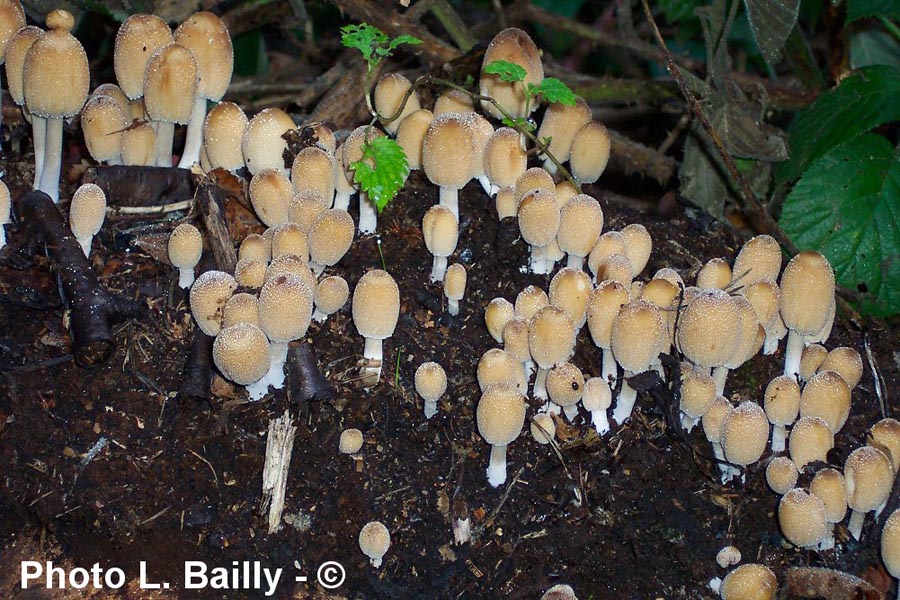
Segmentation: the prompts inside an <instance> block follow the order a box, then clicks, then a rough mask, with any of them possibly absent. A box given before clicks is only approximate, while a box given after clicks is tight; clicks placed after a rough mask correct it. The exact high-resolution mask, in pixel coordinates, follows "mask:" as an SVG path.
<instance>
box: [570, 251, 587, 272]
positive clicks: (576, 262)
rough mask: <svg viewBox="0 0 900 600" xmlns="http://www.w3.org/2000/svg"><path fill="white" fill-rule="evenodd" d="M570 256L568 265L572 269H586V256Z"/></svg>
mask: <svg viewBox="0 0 900 600" xmlns="http://www.w3.org/2000/svg"><path fill="white" fill-rule="evenodd" d="M568 256H569V257H568V258H567V259H566V266H567V267H569V268H570V269H578V270H579V271H580V270H582V269H584V257H583V256H575V255H574V254H571V253H570V254H569V255H568Z"/></svg>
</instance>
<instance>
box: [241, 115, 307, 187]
mask: <svg viewBox="0 0 900 600" xmlns="http://www.w3.org/2000/svg"><path fill="white" fill-rule="evenodd" d="M294 127H295V126H294V121H293V119H291V117H290V115H288V114H287V113H286V112H284V111H283V110H281V109H280V108H264V109H263V110H261V111H259V112H258V113H257V114H256V116H254V117H253V118H252V119H250V122H249V123H247V127H246V129H244V135H243V137H242V138H241V151H242V153H243V155H244V165H245V166H246V167H247V170H248V171H250V173H251V174H254V175H255V174H256V173H258V172H260V171H262V170H263V169H275V170H276V171H279V172H281V173H282V174H284V175H287V172H288V171H287V168H286V167H285V165H284V151H285V150H286V149H287V140H285V139H284V138H283V137H282V136H283V135H284V134H285V133H287V132H288V131H290V130H291V129H294Z"/></svg>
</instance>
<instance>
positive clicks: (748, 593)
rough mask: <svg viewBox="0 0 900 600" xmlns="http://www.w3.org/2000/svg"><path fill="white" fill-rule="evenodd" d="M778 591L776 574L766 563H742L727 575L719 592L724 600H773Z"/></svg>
mask: <svg viewBox="0 0 900 600" xmlns="http://www.w3.org/2000/svg"><path fill="white" fill-rule="evenodd" d="M777 591H778V580H777V579H775V574H774V573H772V571H771V570H770V569H769V567H766V566H765V565H757V564H746V565H741V566H739V567H738V568H736V569H735V570H734V571H732V572H731V573H729V574H728V575H726V576H725V579H723V580H722V587H721V588H720V590H719V594H720V595H721V597H722V600H773V599H774V598H775V593H776V592H777Z"/></svg>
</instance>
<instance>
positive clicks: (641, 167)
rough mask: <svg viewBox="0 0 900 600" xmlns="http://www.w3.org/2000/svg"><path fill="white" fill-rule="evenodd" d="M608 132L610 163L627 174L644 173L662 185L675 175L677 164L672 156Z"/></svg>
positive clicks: (613, 132) (617, 133)
mask: <svg viewBox="0 0 900 600" xmlns="http://www.w3.org/2000/svg"><path fill="white" fill-rule="evenodd" d="M606 131H607V133H609V143H610V151H609V157H610V161H611V162H612V163H613V164H618V165H620V166H621V167H622V169H623V170H624V171H625V172H626V173H627V174H631V173H643V174H645V175H647V176H649V177H652V178H653V179H655V180H656V181H658V182H659V183H660V185H665V184H666V182H668V181H669V180H670V179H671V178H672V176H673V175H674V174H675V167H676V164H677V163H676V162H675V159H674V158H672V157H671V156H666V155H665V154H661V153H659V152H657V151H656V150H654V149H653V148H650V147H649V146H645V145H643V144H641V143H640V142H636V141H634V140H632V139H629V138H627V137H625V136H624V135H622V134H621V133H619V132H618V131H615V130H613V129H610V128H609V127H607V128H606Z"/></svg>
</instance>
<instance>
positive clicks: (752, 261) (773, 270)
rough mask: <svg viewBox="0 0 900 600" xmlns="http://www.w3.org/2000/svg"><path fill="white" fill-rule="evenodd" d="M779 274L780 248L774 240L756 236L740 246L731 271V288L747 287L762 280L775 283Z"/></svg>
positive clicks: (769, 237) (770, 237)
mask: <svg viewBox="0 0 900 600" xmlns="http://www.w3.org/2000/svg"><path fill="white" fill-rule="evenodd" d="M779 273H781V247H780V246H779V245H778V242H776V241H775V238H773V237H772V236H769V235H765V234H763V235H758V236H756V237H754V238H751V239H749V240H747V241H746V242H745V243H744V245H743V246H741V250H740V252H738V255H737V258H735V259H734V268H733V269H732V279H731V282H732V286H731V287H738V286H741V287H747V286H748V285H750V284H752V283H755V282H757V281H762V280H763V279H769V280H771V281H776V280H777V279H778V274H779Z"/></svg>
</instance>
